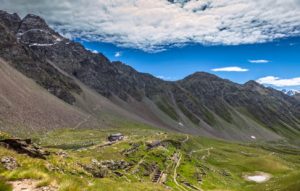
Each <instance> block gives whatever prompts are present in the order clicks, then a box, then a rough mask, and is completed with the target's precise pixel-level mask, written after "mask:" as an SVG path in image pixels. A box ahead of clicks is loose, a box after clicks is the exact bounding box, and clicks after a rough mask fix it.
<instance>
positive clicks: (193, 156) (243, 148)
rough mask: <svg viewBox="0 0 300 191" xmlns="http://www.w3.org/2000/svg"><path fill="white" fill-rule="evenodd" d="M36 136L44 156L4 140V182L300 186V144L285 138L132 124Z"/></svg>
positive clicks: (231, 189)
mask: <svg viewBox="0 0 300 191" xmlns="http://www.w3.org/2000/svg"><path fill="white" fill-rule="evenodd" d="M116 132H119V133H120V132H121V133H122V134H123V135H124V136H125V137H124V139H123V140H120V141H117V142H111V143H110V144H109V142H108V141H107V137H108V135H110V134H112V133H116ZM34 139H35V140H36V141H35V143H36V144H39V146H43V149H46V150H48V151H50V155H49V156H46V158H45V159H39V158H32V157H30V156H27V155H24V154H18V153H17V152H16V151H14V150H11V149H7V148H5V147H1V146H0V159H1V160H2V161H4V162H2V164H1V163H0V176H1V178H0V190H1V189H2V190H4V191H11V188H12V187H13V188H14V191H19V190H18V189H17V188H18V187H22V188H23V190H24V189H26V188H27V189H28V188H31V189H29V190H33V189H32V187H37V188H36V189H35V190H38V191H42V190H51V191H68V190H72V191H94V190H97V191H102V190H103V191H115V190H120V191H127V190H128V191H140V190H147V191H158V190H160V191H167V190H173V191H216V190H227V191H253V190H257V191H267V190H277V191H298V190H299V188H300V182H299V178H300V166H299V159H300V156H299V148H298V149H297V148H293V147H292V146H290V145H285V144H280V143H272V144H261V143H260V144H257V143H253V144H235V143H230V142H225V141H217V140H213V139H208V138H204V137H199V136H193V135H184V134H177V133H166V132H161V131H157V130H154V129H151V128H148V127H145V126H139V127H136V128H134V127H129V125H127V126H126V127H124V128H122V129H119V128H118V129H107V130H83V129H82V130H73V129H61V130H55V131H51V132H49V133H47V134H45V135H44V136H42V137H34ZM0 141H1V134H0ZM8 157H11V158H8ZM16 164H17V165H16ZM8 167H9V168H10V169H9V170H8V169H6V168H8ZM255 177H260V178H261V179H262V180H260V179H255ZM253 178H254V180H251V179H253ZM18 185H19V186H18ZM35 190H34V191H35Z"/></svg>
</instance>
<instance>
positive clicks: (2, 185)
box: [0, 177, 12, 191]
mask: <svg viewBox="0 0 300 191" xmlns="http://www.w3.org/2000/svg"><path fill="white" fill-rule="evenodd" d="M0 178H1V177H0ZM0 191H12V186H11V185H9V184H7V183H6V182H4V180H1V179H0Z"/></svg>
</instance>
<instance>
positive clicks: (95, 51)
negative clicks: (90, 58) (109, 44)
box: [87, 48, 99, 54]
mask: <svg viewBox="0 0 300 191" xmlns="http://www.w3.org/2000/svg"><path fill="white" fill-rule="evenodd" d="M87 50H88V51H91V52H92V53H94V54H99V52H98V51H97V50H92V49H89V48H87Z"/></svg>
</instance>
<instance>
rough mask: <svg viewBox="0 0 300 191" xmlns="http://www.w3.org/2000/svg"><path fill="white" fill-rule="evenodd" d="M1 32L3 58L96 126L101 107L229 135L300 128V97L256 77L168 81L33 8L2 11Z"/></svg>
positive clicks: (283, 133) (277, 135) (295, 132)
mask: <svg viewBox="0 0 300 191" xmlns="http://www.w3.org/2000/svg"><path fill="white" fill-rule="evenodd" d="M0 38H1V39H3V40H1V41H0V57H1V58H2V59H4V60H5V62H7V63H9V64H10V65H11V66H13V67H14V68H15V69H17V70H18V71H19V72H21V73H22V74H24V75H25V76H27V77H28V78H31V79H33V80H34V81H35V82H36V83H37V84H39V85H40V86H41V87H43V88H44V89H46V90H47V91H48V92H49V93H51V94H53V95H54V96H56V97H57V98H59V99H61V100H63V101H65V102H66V103H68V104H69V105H70V106H71V107H76V109H79V110H80V111H81V112H85V113H88V116H89V118H88V119H86V120H90V119H91V120H94V122H95V123H93V124H94V126H95V127H97V121H99V118H101V119H103V118H102V117H103V116H104V115H102V114H103V113H106V114H108V113H109V115H110V116H115V118H119V117H116V116H122V119H130V120H135V121H138V122H143V123H147V124H149V125H152V126H156V127H159V128H165V129H171V130H176V131H180V132H185V133H192V134H199V135H205V136H212V137H219V138H225V139H231V140H251V139H252V138H251V137H256V138H257V139H263V140H274V139H281V138H297V137H298V136H299V135H300V120H299V119H300V102H299V100H298V99H296V98H295V97H291V96H288V95H286V94H284V93H283V92H281V91H277V90H275V89H272V88H266V87H264V86H262V85H260V84H258V83H256V82H255V81H249V82H247V83H246V84H244V85H240V84H236V83H233V82H231V81H229V80H225V79H221V78H219V77H217V76H215V75H212V74H208V73H204V72H197V73H194V74H192V75H190V76H187V77H186V78H184V79H183V80H180V81H176V82H167V81H163V80H161V79H158V78H156V77H154V76H152V75H150V74H145V73H140V72H138V71H136V70H134V69H133V68H131V67H130V66H128V65H125V64H123V63H121V62H111V61H109V59H107V58H106V57H105V56H104V55H102V54H101V53H99V54H98V53H97V54H95V53H92V52H90V51H88V50H86V49H85V48H84V47H83V46H82V45H81V44H79V43H74V42H72V41H70V40H69V39H66V38H64V37H62V36H61V35H60V34H58V33H56V32H55V31H54V30H52V29H51V28H50V27H49V26H48V25H47V23H46V22H45V21H44V20H43V19H42V18H40V17H38V16H35V15H31V14H30V15H27V16H26V17H25V18H23V19H20V18H19V16H18V15H16V14H8V13H6V12H3V11H1V12H0ZM0 78H2V76H0ZM92 98H93V99H92ZM96 103H97V104H98V105H99V107H97V104H96ZM100 103H101V104H100ZM104 103H105V104H104ZM41 109H43V108H41ZM98 109H99V111H100V110H101V112H96V110H97V111H98ZM124 111H125V112H124ZM105 120H111V119H105ZM102 126H103V125H102Z"/></svg>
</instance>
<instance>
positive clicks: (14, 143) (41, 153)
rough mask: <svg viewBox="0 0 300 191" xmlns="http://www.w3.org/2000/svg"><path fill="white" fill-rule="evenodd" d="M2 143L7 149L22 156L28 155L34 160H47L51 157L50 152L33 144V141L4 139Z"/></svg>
mask: <svg viewBox="0 0 300 191" xmlns="http://www.w3.org/2000/svg"><path fill="white" fill-rule="evenodd" d="M0 143H2V145H3V146H5V147H6V148H9V149H12V150H14V151H16V152H18V153H20V154H27V155H28V156H30V157H33V158H40V159H46V156H48V155H50V153H49V152H48V151H45V150H43V149H42V148H41V147H38V146H37V145H35V144H33V143H32V141H31V139H4V140H1V141H0Z"/></svg>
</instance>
